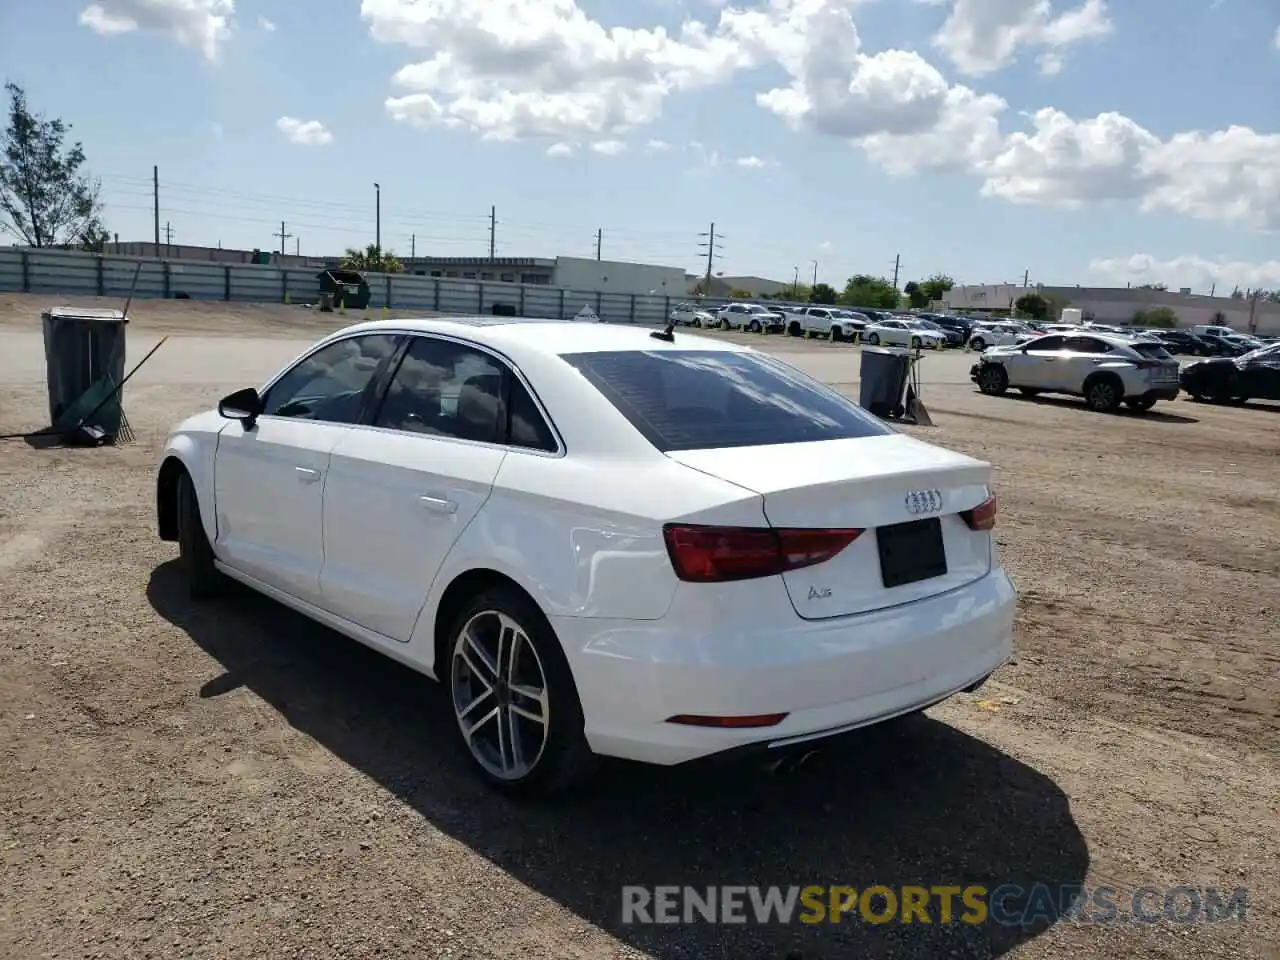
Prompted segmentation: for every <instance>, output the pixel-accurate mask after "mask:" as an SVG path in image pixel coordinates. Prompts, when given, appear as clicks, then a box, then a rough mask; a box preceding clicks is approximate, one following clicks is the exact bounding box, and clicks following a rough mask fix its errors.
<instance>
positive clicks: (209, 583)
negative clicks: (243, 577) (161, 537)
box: [178, 470, 223, 600]
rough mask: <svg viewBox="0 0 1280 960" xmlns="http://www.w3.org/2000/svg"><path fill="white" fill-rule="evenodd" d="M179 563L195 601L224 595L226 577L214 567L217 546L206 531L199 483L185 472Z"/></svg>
mask: <svg viewBox="0 0 1280 960" xmlns="http://www.w3.org/2000/svg"><path fill="white" fill-rule="evenodd" d="M178 561H179V563H181V565H182V570H183V573H185V574H186V577H187V590H188V593H189V594H190V596H191V598H192V599H193V600H204V599H207V598H209V597H215V596H217V595H218V594H219V593H221V592H222V586H223V582H222V574H221V573H219V572H218V568H217V567H216V566H215V565H214V555H213V547H211V546H210V545H209V537H208V536H207V535H206V534H205V532H204V521H203V520H202V519H201V518H200V504H199V501H198V500H197V499H196V488H195V484H194V483H193V482H192V481H191V475H190V474H189V473H187V472H186V471H185V470H184V471H183V472H182V475H181V476H180V477H178Z"/></svg>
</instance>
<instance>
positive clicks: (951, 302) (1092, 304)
mask: <svg viewBox="0 0 1280 960" xmlns="http://www.w3.org/2000/svg"><path fill="white" fill-rule="evenodd" d="M1031 293H1039V294H1042V295H1043V296H1045V297H1048V298H1049V299H1050V300H1051V301H1053V302H1054V303H1055V304H1056V305H1058V306H1060V307H1077V308H1079V309H1080V310H1082V311H1084V313H1085V315H1086V316H1090V317H1091V318H1092V319H1093V320H1096V321H1097V322H1098V323H1132V322H1133V319H1134V315H1135V314H1137V313H1138V312H1139V311H1145V310H1154V309H1156V308H1157V307H1169V308H1170V309H1171V310H1173V312H1174V313H1176V314H1177V315H1178V325H1179V326H1182V327H1193V326H1197V325H1200V324H1222V325H1224V326H1228V327H1232V328H1234V329H1236V330H1239V331H1241V332H1246V331H1249V330H1254V331H1256V332H1257V333H1259V334H1263V335H1276V334H1280V303H1273V302H1271V301H1266V300H1259V301H1257V302H1256V303H1255V302H1252V301H1250V300H1247V299H1240V298H1232V297H1208V296H1204V295H1201V294H1194V293H1190V292H1183V291H1179V292H1177V293H1171V292H1169V291H1167V290H1150V289H1147V288H1143V287H1048V286H1035V287H1020V286H1017V285H1016V284H1011V283H1002V284H988V285H982V286H960V287H952V288H951V289H950V290H948V291H947V292H946V293H944V294H943V295H942V299H941V301H939V303H940V305H941V306H942V307H943V308H945V309H947V310H954V311H956V312H958V313H992V312H996V311H1008V310H1012V309H1013V305H1014V304H1015V303H1016V302H1017V301H1018V299H1019V298H1021V297H1025V296H1026V295H1027V294H1031Z"/></svg>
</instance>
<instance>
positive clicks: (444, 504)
mask: <svg viewBox="0 0 1280 960" xmlns="http://www.w3.org/2000/svg"><path fill="white" fill-rule="evenodd" d="M418 502H419V503H420V504H422V505H423V506H424V507H426V508H427V509H428V510H430V511H431V512H432V513H441V514H445V515H446V516H453V515H454V514H455V513H457V512H458V505H457V504H456V503H454V502H453V501H452V500H446V499H445V498H444V497H429V496H424V497H419V498H418Z"/></svg>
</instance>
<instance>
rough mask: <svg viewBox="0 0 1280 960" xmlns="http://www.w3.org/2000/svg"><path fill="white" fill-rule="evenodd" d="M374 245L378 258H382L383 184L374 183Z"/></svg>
mask: <svg viewBox="0 0 1280 960" xmlns="http://www.w3.org/2000/svg"><path fill="white" fill-rule="evenodd" d="M373 217H374V220H373V245H374V246H375V247H377V248H378V258H379V259H381V258H382V185H381V184H378V183H375V184H374V185H373Z"/></svg>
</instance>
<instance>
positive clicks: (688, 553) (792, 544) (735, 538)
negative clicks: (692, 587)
mask: <svg viewBox="0 0 1280 960" xmlns="http://www.w3.org/2000/svg"><path fill="white" fill-rule="evenodd" d="M861 534H862V531H861V530H807V529H803V530H796V529H792V530H775V529H772V528H769V527H763V528H762V527H710V526H693V525H685V524H677V523H669V524H667V525H666V526H665V527H663V528H662V535H663V537H664V538H665V539H666V541H667V553H668V554H670V556H671V565H672V566H673V567H674V568H675V571H676V576H677V577H679V578H680V579H681V580H686V581H688V582H690V583H724V582H727V581H730V580H751V579H753V578H755V577H770V576H773V575H774V574H779V573H784V572H785V571H787V570H797V569H799V568H801V567H811V566H813V565H814V564H817V563H824V562H825V561H827V560H830V559H831V558H832V557H834V556H835V555H836V554H838V553H839V552H840V551H841V550H843V549H844V548H845V547H847V546H848V545H849V544H851V543H853V541H854V540H856V539H858V537H859V536H860V535H861Z"/></svg>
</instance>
